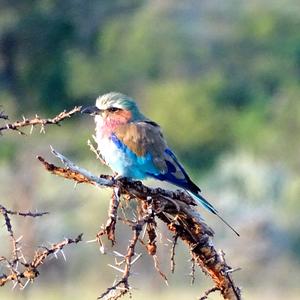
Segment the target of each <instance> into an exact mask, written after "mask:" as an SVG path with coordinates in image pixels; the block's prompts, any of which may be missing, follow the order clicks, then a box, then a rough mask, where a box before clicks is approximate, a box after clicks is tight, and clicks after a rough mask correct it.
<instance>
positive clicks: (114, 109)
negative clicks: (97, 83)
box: [107, 107, 120, 112]
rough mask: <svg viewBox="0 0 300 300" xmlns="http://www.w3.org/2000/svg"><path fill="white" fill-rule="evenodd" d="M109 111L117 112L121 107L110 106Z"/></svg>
mask: <svg viewBox="0 0 300 300" xmlns="http://www.w3.org/2000/svg"><path fill="white" fill-rule="evenodd" d="M107 110H108V111H109V112H116V111H118V110H120V109H119V108H117V107H110V108H108V109H107Z"/></svg>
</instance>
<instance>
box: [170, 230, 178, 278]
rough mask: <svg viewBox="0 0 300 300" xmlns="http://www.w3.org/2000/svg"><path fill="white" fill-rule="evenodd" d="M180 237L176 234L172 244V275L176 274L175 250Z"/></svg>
mask: <svg viewBox="0 0 300 300" xmlns="http://www.w3.org/2000/svg"><path fill="white" fill-rule="evenodd" d="M178 237H179V236H178V234H176V235H175V236H174V239H173V244H172V248H171V272H172V273H174V271H175V248H176V245H177V240H178Z"/></svg>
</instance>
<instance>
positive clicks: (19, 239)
mask: <svg viewBox="0 0 300 300" xmlns="http://www.w3.org/2000/svg"><path fill="white" fill-rule="evenodd" d="M22 238H23V235H21V236H20V237H19V238H18V239H17V240H16V243H19V242H20V241H21V240H22ZM18 251H19V249H18Z"/></svg>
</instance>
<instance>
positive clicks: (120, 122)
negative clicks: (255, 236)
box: [82, 92, 239, 235]
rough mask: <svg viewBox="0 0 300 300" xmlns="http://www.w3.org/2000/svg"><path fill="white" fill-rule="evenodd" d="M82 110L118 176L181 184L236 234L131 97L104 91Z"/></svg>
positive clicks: (100, 148) (156, 126)
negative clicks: (94, 102)
mask: <svg viewBox="0 0 300 300" xmlns="http://www.w3.org/2000/svg"><path fill="white" fill-rule="evenodd" d="M82 113H88V114H90V115H92V116H95V122H96V142H97V144H98V150H99V151H100V153H101V156H102V157H103V159H104V161H105V163H106V164H107V165H108V166H109V167H110V168H111V169H112V170H113V171H114V172H116V173H117V174H118V176H121V177H128V178H132V179H138V180H142V179H145V178H149V177H150V178H154V179H158V180H162V181H167V182H169V183H172V184H174V185H176V186H178V187H181V188H183V189H185V190H187V191H188V192H190V193H191V194H192V195H194V196H195V198H196V199H197V200H198V202H199V203H200V204H201V205H203V206H204V207H205V208H206V209H207V210H209V211H210V212H212V213H213V214H215V215H217V216H218V217H219V218H220V219H221V220H222V221H223V222H224V223H225V224H226V225H228V226H229V227H230V228H231V229H232V230H233V231H234V232H235V233H236V234H237V235H239V234H238V233H237V232H236V231H235V230H234V229H233V228H232V227H231V226H230V225H229V224H228V223H227V222H226V221H225V220H224V219H223V218H222V217H221V216H220V215H219V214H218V211H217V210H216V209H215V208H214V207H213V206H212V205H211V204H210V203H209V202H208V201H207V200H206V199H205V198H204V197H203V196H202V195H201V194H200V192H201V190H200V188H199V187H198V186H197V185H196V184H195V183H194V182H193V181H192V180H191V179H190V177H189V176H188V174H187V173H186V171H185V170H184V168H183V166H182V165H181V164H180V162H179V161H178V159H177V158H176V156H175V154H174V153H173V152H172V150H171V149H170V148H169V147H168V146H167V143H166V141H165V139H164V137H163V135H162V132H161V129H160V127H159V125H158V124H156V123H155V122H153V121H151V120H150V119H148V118H147V117H145V116H144V115H143V114H142V113H141V112H140V111H139V109H138V106H137V105H136V103H135V101H134V100H133V99H131V98H129V97H128V96H126V95H123V94H120V93H115V92H112V93H108V94H105V95H102V96H100V97H98V98H97V100H96V105H95V106H90V107H86V108H85V109H83V111H82Z"/></svg>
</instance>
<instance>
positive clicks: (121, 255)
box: [113, 251, 125, 257]
mask: <svg viewBox="0 0 300 300" xmlns="http://www.w3.org/2000/svg"><path fill="white" fill-rule="evenodd" d="M113 253H114V254H115V255H116V256H119V257H125V255H123V254H121V253H119V252H117V251H113Z"/></svg>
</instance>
